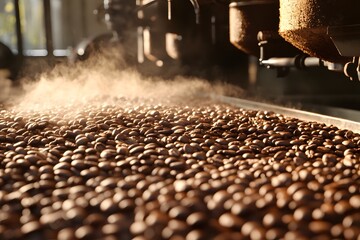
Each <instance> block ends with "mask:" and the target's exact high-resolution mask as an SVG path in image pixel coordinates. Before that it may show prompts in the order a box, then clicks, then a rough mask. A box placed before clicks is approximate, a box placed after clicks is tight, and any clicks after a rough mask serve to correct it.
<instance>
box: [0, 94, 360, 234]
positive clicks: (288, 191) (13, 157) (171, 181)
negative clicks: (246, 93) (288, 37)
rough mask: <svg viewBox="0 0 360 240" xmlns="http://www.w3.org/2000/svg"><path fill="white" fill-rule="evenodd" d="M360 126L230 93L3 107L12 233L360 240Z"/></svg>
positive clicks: (6, 227) (3, 223) (3, 225)
mask: <svg viewBox="0 0 360 240" xmlns="http://www.w3.org/2000/svg"><path fill="white" fill-rule="evenodd" d="M359 145H360V135H359V134H357V133H353V132H352V131H350V130H343V129H338V128H337V127H334V126H326V125H324V124H322V123H316V122H305V121H301V120H299V119H295V118H288V117H285V116H282V115H279V114H276V113H274V112H266V111H254V110H245V109H240V108H237V107H233V106H230V105H225V104H221V103H212V102H203V103H199V104H194V105H186V104H178V105H173V104H164V103H161V104H159V103H151V102H146V103H145V101H143V100H142V99H123V98H118V99H113V100H112V101H109V102H108V103H101V102H100V103H99V102H97V103H87V104H69V105H66V106H58V107H56V106H53V107H52V108H50V109H47V110H41V111H40V110H20V109H15V108H11V107H7V108H6V107H3V108H2V109H1V110H0V239H60V240H66V239H69V240H70V239H71V240H72V239H91V240H93V239H106V240H115V239H135V240H145V239H174V240H175V239H176V240H181V239H184V240H197V239H217V240H222V239H234V240H235V239H236V240H237V239H322V240H323V239H360V237H358V236H359V235H360V160H359V159H360V148H359Z"/></svg>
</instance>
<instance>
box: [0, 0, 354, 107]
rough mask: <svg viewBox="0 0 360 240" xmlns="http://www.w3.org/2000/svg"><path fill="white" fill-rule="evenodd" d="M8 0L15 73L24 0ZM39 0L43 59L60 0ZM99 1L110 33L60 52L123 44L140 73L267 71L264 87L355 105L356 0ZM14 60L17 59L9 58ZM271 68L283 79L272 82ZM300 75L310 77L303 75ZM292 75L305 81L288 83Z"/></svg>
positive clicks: (75, 55) (77, 54) (6, 55)
mask: <svg viewBox="0 0 360 240" xmlns="http://www.w3.org/2000/svg"><path fill="white" fill-rule="evenodd" d="M7 2H9V0H8V1H7ZM13 2H14V6H15V10H14V15H15V17H16V24H15V26H16V37H17V38H18V39H19V40H18V42H17V46H15V47H17V51H15V52H16V53H17V54H14V51H12V52H13V53H11V50H10V48H9V47H7V46H6V45H5V44H2V45H1V57H0V67H1V68H3V69H8V71H9V72H10V73H11V74H10V76H11V77H12V78H15V76H16V73H17V72H18V70H19V67H18V65H19V64H18V63H19V62H21V61H22V60H21V59H22V57H23V55H24V54H23V44H22V42H23V41H22V37H23V36H22V29H23V28H22V27H21V26H22V25H21V13H20V8H19V2H20V3H21V1H19V0H14V1H13ZM37 2H42V3H43V7H44V22H45V24H44V29H45V31H44V32H45V37H46V43H45V48H46V52H47V53H48V54H47V55H46V56H47V57H51V58H54V57H57V56H59V54H55V52H56V51H57V50H56V49H55V48H54V45H53V42H54V41H56V38H54V36H52V32H54V31H53V29H52V26H53V25H54V23H55V22H56V19H54V17H53V16H51V14H52V15H54V11H53V10H52V7H51V5H52V4H53V3H55V2H57V4H58V1H53V0H41V1H37ZM79 2H81V1H80V0H79ZM98 4H99V6H98V7H97V8H96V9H95V11H94V13H95V14H96V15H97V18H98V19H102V20H103V22H105V24H104V26H106V27H107V29H108V30H110V33H109V32H107V33H103V32H100V33H99V34H97V33H94V32H92V34H89V35H92V36H93V37H91V38H87V39H86V40H84V41H78V42H76V43H75V44H73V46H72V47H73V48H72V49H70V51H67V52H66V53H64V54H63V55H62V56H67V57H68V58H69V59H71V61H76V60H85V59H87V58H88V57H89V56H91V55H92V54H93V53H94V52H95V51H97V50H99V49H100V46H104V45H107V44H108V43H111V44H121V46H122V48H123V49H126V51H125V58H126V60H127V61H128V63H129V64H131V65H134V66H136V67H137V68H138V69H139V71H141V72H142V73H144V74H149V75H161V76H165V77H166V76H174V75H178V74H183V75H195V76H201V77H205V78H208V79H210V78H216V79H218V78H220V77H219V76H221V78H224V79H226V78H229V79H232V80H230V81H232V82H236V81H240V80H239V79H244V78H245V79H246V83H242V84H243V85H242V87H244V88H251V86H252V85H251V84H254V82H255V81H258V80H256V79H257V78H260V77H261V76H262V75H264V74H265V75H266V77H265V79H270V80H267V83H266V84H265V87H264V88H265V89H267V88H271V89H272V88H276V87H275V86H276V85H280V84H287V85H290V88H293V89H296V91H297V93H298V92H300V93H301V91H302V92H309V93H310V94H311V95H312V98H311V99H312V100H314V99H313V97H316V96H317V95H319V93H318V92H317V91H315V90H314V89H321V90H324V89H325V90H324V91H325V92H327V93H329V92H333V93H334V92H335V93H336V94H337V96H335V98H336V101H338V100H342V101H343V100H344V99H347V103H346V104H345V105H347V106H348V105H353V106H357V105H358V104H357V103H355V101H358V96H357V94H356V93H357V88H358V85H359V83H358V82H357V81H350V80H349V79H351V80H359V76H360V63H359V62H360V61H359V56H360V42H359V41H360V40H359V39H360V33H359V32H360V20H359V18H358V17H357V13H356V11H357V9H358V7H359V5H360V2H358V1H356V0H349V1H340V0H335V1H334V0H331V1H330V0H302V1H298V0H280V1H279V0H246V1H245V0H237V1H233V0H231V1H230V0H136V1H135V0H103V1H98ZM79 6H81V3H80V5H79ZM92 17H93V18H94V19H95V18H96V17H94V16H92ZM88 31H89V30H88ZM90 31H91V27H90ZM94 34H95V35H94ZM0 41H1V39H0ZM57 53H58V52H57ZM14 55H15V56H14ZM60 55H61V54H60ZM249 56H250V57H249ZM16 57H18V58H17V59H18V61H14V60H10V59H16ZM14 62H16V64H15V63H14ZM14 65H17V66H16V67H14ZM267 69H274V70H275V71H268V70H267ZM294 71H296V75H295V77H294V75H292V76H291V73H292V72H294ZM265 72H266V73H265ZM269 72H271V74H272V73H276V74H275V75H276V76H275V77H274V78H276V77H282V78H283V79H285V80H284V81H282V82H281V81H279V80H276V79H275V80H273V79H271V76H272V75H271V74H270V75H269ZM302 72H305V74H308V73H309V72H311V73H314V74H315V77H309V75H305V77H303V75H302V74H303V73H302ZM254 73H255V74H254ZM289 74H290V76H289ZM239 76H241V77H239ZM244 76H246V77H244ZM297 76H301V77H297ZM345 76H346V77H345ZM292 78H294V79H299V78H302V79H308V80H307V81H305V80H303V81H301V83H299V82H300V81H298V80H293V81H291V80H288V79H292ZM313 78H317V79H322V81H321V82H320V83H317V82H316V81H313V80H312V79H313ZM234 79H235V80H234ZM254 79H255V80H254ZM331 79H336V80H335V81H333V80H331ZM339 79H341V81H340V80H339ZM344 79H345V80H344ZM287 82H288V83H287ZM340 85H341V87H339V86H340ZM304 86H305V87H304ZM325 86H326V87H325ZM299 89H300V90H299ZM250 90H251V89H250ZM266 91H267V90H265V92H266ZM320 94H322V93H320ZM352 94H355V95H356V96H355V100H354V99H353V98H352V97H351V96H352ZM344 95H345V98H344V97H343V96H344ZM350 95H351V96H350ZM328 102H329V101H327V102H326V103H328ZM343 105H344V104H343ZM353 106H351V107H353Z"/></svg>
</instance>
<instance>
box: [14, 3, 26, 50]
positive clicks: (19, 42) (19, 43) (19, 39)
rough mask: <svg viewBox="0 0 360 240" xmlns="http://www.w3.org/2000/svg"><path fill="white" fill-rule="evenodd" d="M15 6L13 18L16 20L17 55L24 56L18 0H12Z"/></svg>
mask: <svg viewBox="0 0 360 240" xmlns="http://www.w3.org/2000/svg"><path fill="white" fill-rule="evenodd" d="M14 5H15V18H16V38H17V49H18V55H19V56H24V53H23V51H24V48H23V37H22V31H21V19H20V7H19V0H14Z"/></svg>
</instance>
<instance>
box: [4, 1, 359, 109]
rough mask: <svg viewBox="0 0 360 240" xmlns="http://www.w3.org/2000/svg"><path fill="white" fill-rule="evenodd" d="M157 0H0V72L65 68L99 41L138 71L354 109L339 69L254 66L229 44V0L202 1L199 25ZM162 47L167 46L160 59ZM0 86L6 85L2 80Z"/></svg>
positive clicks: (355, 93) (190, 14)
mask: <svg viewBox="0 0 360 240" xmlns="http://www.w3.org/2000/svg"><path fill="white" fill-rule="evenodd" d="M161 2H164V4H165V3H166V1H144V0H142V1H141V0H138V1H136V2H135V1H134V0H130V1H129V0H112V1H110V0H103V1H102V0H2V1H1V2H0V78H2V79H11V82H12V83H14V82H15V83H16V81H17V80H19V79H22V78H24V77H25V78H35V76H37V75H38V74H39V73H42V72H44V71H46V70H48V69H49V68H50V69H51V68H52V67H53V66H55V65H56V64H58V63H66V64H70V67H71V64H74V63H75V62H77V61H82V60H86V59H87V58H88V57H89V55H91V54H92V51H94V49H97V48H99V46H100V44H99V43H100V42H105V43H106V44H109V43H111V44H112V47H114V46H115V49H118V50H119V52H121V53H122V54H124V55H126V56H125V58H126V59H127V61H128V63H129V65H136V68H137V69H138V71H140V72H142V73H143V74H145V75H157V76H163V77H169V76H170V77H172V76H175V75H184V76H195V77H202V78H205V79H208V80H209V81H222V82H228V83H231V84H234V85H237V86H239V87H240V88H242V89H244V92H245V95H246V96H248V97H251V98H254V99H261V100H264V101H272V102H277V103H281V104H285V105H289V106H297V107H301V108H306V109H315V110H316V111H318V112H325V113H328V110H327V107H333V108H341V109H351V110H359V108H360V104H359V103H360V99H359V90H360V84H359V82H358V81H351V80H349V78H347V77H346V76H345V75H344V74H343V73H342V72H341V71H337V72H334V71H329V70H328V69H324V68H310V69H306V70H299V69H287V71H286V74H279V69H267V68H266V67H262V66H260V64H259V57H258V56H254V55H252V54H248V53H244V52H243V51H240V50H239V49H238V48H237V47H235V46H233V45H232V44H231V43H230V39H229V38H230V33H229V4H230V3H231V2H233V1H203V2H204V3H203V5H201V7H203V9H205V10H204V11H202V13H204V12H205V13H208V14H207V15H209V16H207V15H206V14H205V15H206V16H205V15H204V14H203V15H201V18H200V22H201V24H197V23H196V21H197V20H196V18H197V15H196V11H195V13H194V10H193V7H192V6H191V3H192V4H193V2H192V1H189V2H188V3H187V5H186V4H185V5H184V6H182V5H181V4H182V3H184V2H185V1H175V0H174V1H173V3H174V4H180V5H179V6H176V9H177V10H176V11H174V12H173V19H171V21H170V20H169V19H168V18H169V16H168V13H169V11H168V10H166V9H165V10H164V8H166V6H165V5H164V6H163V5H161V4H162V3H161ZM186 2H187V1H186ZM190 2H191V3H190ZM194 2H196V1H194ZM200 2H201V1H200ZM250 2H251V1H250ZM254 2H255V1H254ZM265 2H266V1H265ZM156 4H157V5H156ZM154 6H155V7H156V8H155V7H154ZM154 9H155V10H154ZM174 9H175V8H174ZM195 10H196V8H195ZM259 17H261V16H260V15H259ZM194 19H195V20H194ZM265 20H266V19H265ZM277 20H278V19H277ZM168 22H169V23H170V24H168ZM164 23H166V24H164ZM169 28H171V30H170V31H169V30H168V29H169ZM164 29H165V30H164ZM178 29H180V30H178ZM208 29H209V30H208ZM214 29H215V30H216V31H215V30H214ZM199 32H200V34H199ZM211 34H212V35H211ZM149 36H150V37H149ZM159 36H160V37H159ZM204 36H206V37H204ZM210 36H211V37H210ZM165 38H166V40H164V39H165ZM169 39H170V40H169ZM208 39H212V40H211V43H210V41H208ZM214 39H215V40H216V41H215V40H214ZM162 41H164V44H165V45H166V46H165V47H164V46H162V44H163V42H162ZM168 42H170V43H171V44H172V45H171V44H170V45H169V46H168ZM178 42H182V43H181V44H182V45H181V44H178ZM114 43H115V45H114ZM177 44H178V45H177ZM117 46H118V48H116V47H117ZM162 47H163V48H166V53H167V54H166V55H167V56H166V57H164V58H161V57H162V56H164V52H165V50H162V49H161V48H162ZM147 48H150V50H151V51H150V53H149V52H148V49H147ZM124 49H126V50H125V51H124ZM159 49H160V50H161V51H160V50H159ZM174 49H175V50H174ZM171 51H173V52H171ZM279 51H280V50H279ZM157 53H159V54H157ZM159 56H160V57H159ZM119 67H120V66H119ZM3 85H4V86H8V85H9V80H7V82H6V83H4V82H3ZM3 89H5V87H3ZM319 106H320V107H319ZM333 112H334V111H333ZM330 114H331V113H330Z"/></svg>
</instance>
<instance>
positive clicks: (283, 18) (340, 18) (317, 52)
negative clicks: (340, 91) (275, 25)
mask: <svg viewBox="0 0 360 240" xmlns="http://www.w3.org/2000/svg"><path fill="white" fill-rule="evenodd" d="M359 9H360V1H358V0H347V1H343V0H280V23H279V33H280V35H281V36H282V37H283V38H284V39H285V40H286V41H288V42H290V43H291V44H292V45H294V46H295V47H297V48H298V49H300V50H301V51H303V52H305V53H307V54H309V55H310V56H315V57H318V58H321V59H323V60H326V61H329V62H340V63H345V62H347V61H349V60H350V58H348V57H344V56H341V55H340V54H339V52H338V50H337V49H336V47H335V45H334V43H333V42H332V41H331V39H330V36H329V35H328V33H327V32H328V28H329V27H341V26H346V25H353V24H359V23H360V18H359V16H358V12H359Z"/></svg>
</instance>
